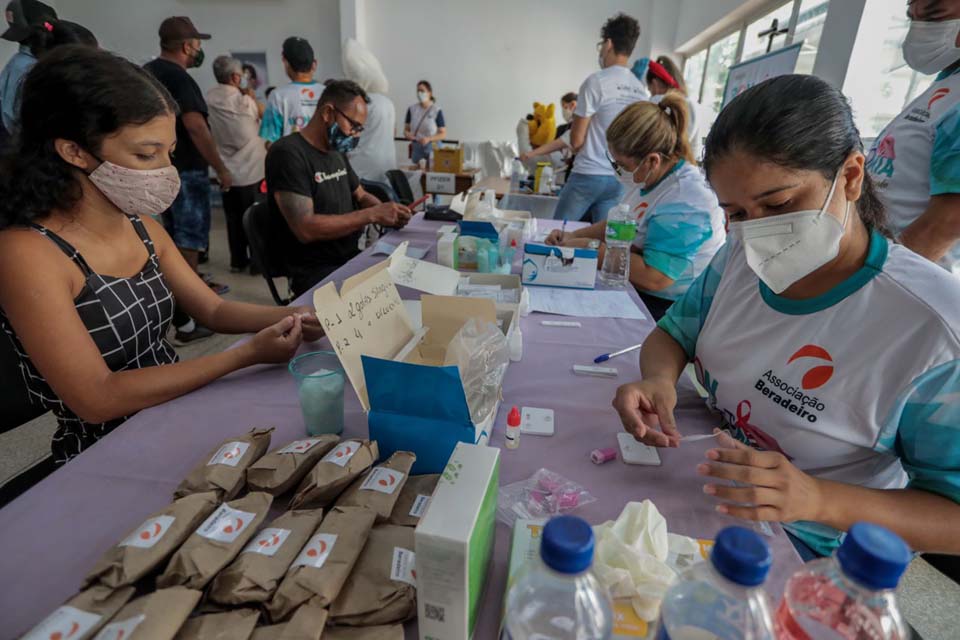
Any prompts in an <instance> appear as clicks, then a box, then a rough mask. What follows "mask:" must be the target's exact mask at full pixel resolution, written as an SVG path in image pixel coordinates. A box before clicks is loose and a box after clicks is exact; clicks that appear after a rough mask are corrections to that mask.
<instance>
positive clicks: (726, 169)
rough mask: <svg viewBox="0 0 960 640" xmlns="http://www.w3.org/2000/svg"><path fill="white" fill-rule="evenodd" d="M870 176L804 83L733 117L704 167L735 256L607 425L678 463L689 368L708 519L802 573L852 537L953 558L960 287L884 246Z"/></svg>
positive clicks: (765, 86)
mask: <svg viewBox="0 0 960 640" xmlns="http://www.w3.org/2000/svg"><path fill="white" fill-rule="evenodd" d="M864 161H865V158H864V155H863V147H862V143H861V141H860V133H859V132H858V131H857V128H856V125H855V124H854V122H853V114H852V112H851V110H850V105H849V103H848V102H847V100H846V98H845V97H844V96H843V94H842V93H840V91H838V90H837V89H835V88H833V87H831V86H830V85H829V84H827V83H826V82H824V81H823V80H821V79H819V78H817V77H815V76H809V75H786V76H780V77H777V78H772V79H770V80H766V81H764V82H762V83H760V84H758V85H755V86H753V87H751V88H750V89H747V90H746V91H744V92H743V93H741V94H740V95H738V96H737V97H736V98H734V99H733V100H732V101H731V102H730V104H729V105H727V107H726V108H725V109H724V110H723V111H722V112H721V113H720V116H719V118H718V119H717V121H716V122H715V123H714V125H713V127H712V128H711V130H710V134H709V135H708V136H707V141H706V144H705V154H704V161H703V164H704V168H705V169H706V174H707V179H708V180H709V182H710V185H711V186H712V187H713V189H714V191H716V193H717V196H718V198H719V200H720V205H721V206H722V207H723V208H724V209H725V210H726V212H727V215H728V216H729V220H730V236H731V238H730V240H729V241H728V242H727V243H726V244H725V245H724V247H723V248H721V249H720V251H719V252H718V253H717V255H716V256H715V257H714V259H713V261H712V262H711V263H710V266H709V267H708V268H707V269H706V270H705V271H704V272H703V273H702V274H701V275H700V277H699V278H697V280H696V281H694V283H693V284H692V285H691V286H690V288H689V289H687V292H686V293H685V294H684V295H683V296H682V297H681V298H680V299H679V300H677V302H676V303H674V305H673V306H672V307H670V309H669V310H668V311H667V314H666V315H665V316H664V317H663V318H661V320H660V321H659V322H658V323H657V328H656V329H654V331H653V332H652V333H651V334H650V335H649V336H648V337H647V339H646V340H645V341H644V344H643V349H642V351H641V352H640V369H641V372H642V375H643V380H641V381H639V382H633V383H631V384H627V385H624V386H622V387H620V388H619V389H618V391H617V394H616V398H615V399H614V407H615V408H616V409H617V411H618V412H619V413H620V419H621V420H622V422H623V425H624V427H625V428H626V430H627V431H629V432H630V433H632V434H633V435H634V437H636V438H637V439H639V440H640V441H642V442H645V443H646V444H649V445H653V446H658V447H665V446H674V447H676V446H684V445H683V443H681V442H680V437H681V433H680V430H679V429H678V427H677V423H676V420H675V418H674V407H675V406H676V404H677V392H676V388H675V385H676V382H677V379H678V378H679V377H680V374H681V373H682V372H683V370H684V367H685V366H686V365H687V363H688V362H691V361H692V362H693V363H694V365H695V368H696V372H697V377H698V378H699V380H700V383H701V384H702V385H703V386H704V388H706V389H707V392H708V393H709V398H708V405H709V406H710V408H711V409H714V410H715V411H717V412H718V413H719V414H720V416H721V417H722V419H723V430H724V432H723V433H722V434H720V437H719V439H718V440H717V446H715V447H713V448H711V449H709V450H708V451H707V452H706V457H705V459H704V460H703V463H702V464H700V465H698V466H697V468H696V469H691V470H690V472H691V473H696V474H698V475H700V476H703V477H704V481H705V484H704V486H703V492H704V493H705V494H707V495H708V496H713V497H715V498H716V499H717V500H718V503H717V511H719V512H720V513H724V514H729V515H731V516H734V517H739V518H744V519H747V520H761V521H764V520H766V521H779V522H782V523H784V524H783V526H784V528H785V529H787V531H788V532H789V533H790V534H791V535H792V536H795V538H794V543H795V546H797V548H798V551H799V552H800V554H801V556H804V557H805V559H808V558H809V557H811V556H813V555H828V554H830V553H831V552H832V551H833V550H835V549H836V548H837V546H838V545H839V543H840V540H841V539H842V537H843V532H844V531H846V530H847V529H848V528H849V527H850V525H851V524H853V523H854V522H857V521H862V520H870V521H871V522H875V523H877V524H879V525H882V526H884V527H887V528H889V529H890V530H892V531H894V532H896V533H897V534H898V535H900V536H901V537H902V538H903V539H904V540H905V541H906V542H907V544H909V545H910V547H911V548H912V549H914V550H916V551H940V552H945V553H953V554H957V553H960V536H957V531H958V530H960V505H958V504H957V502H958V501H960V428H958V425H960V336H958V334H957V327H960V281H958V280H957V279H956V278H954V277H952V276H950V275H949V274H947V273H946V272H945V271H944V270H942V269H940V268H938V267H937V266H936V265H934V264H933V263H931V262H929V261H927V260H925V259H923V258H921V257H920V256H918V255H916V254H915V253H913V252H912V251H909V250H908V249H906V248H904V247H903V246H901V245H899V244H896V243H895V242H893V241H892V240H891V239H890V238H889V237H887V236H886V235H885V233H886V231H885V220H884V211H883V205H882V204H881V202H880V200H879V199H878V198H877V196H876V195H875V193H874V187H873V181H872V180H871V178H870V176H869V174H868V173H866V171H865V170H864ZM654 418H656V419H654ZM658 423H659V428H657V427H656V426H655V425H657V424H658ZM731 436H733V437H731ZM732 480H735V481H737V485H733V484H730V481H732Z"/></svg>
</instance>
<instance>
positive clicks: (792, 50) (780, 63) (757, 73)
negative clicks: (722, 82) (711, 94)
mask: <svg viewBox="0 0 960 640" xmlns="http://www.w3.org/2000/svg"><path fill="white" fill-rule="evenodd" d="M802 46H803V42H802V41H801V42H798V43H796V44H792V45H790V46H789V47H784V48H782V49H777V50H776V51H771V52H770V53H766V54H764V55H762V56H759V57H757V58H752V59H750V60H747V61H746V62H741V63H740V64H735V65H733V66H732V67H730V73H729V74H728V75H727V84H726V86H724V88H723V105H722V106H721V109H722V108H723V107H725V106H727V105H728V104H730V101H731V100H733V99H734V98H736V97H737V96H738V95H740V94H741V93H743V92H744V91H746V90H747V89H749V88H750V87H752V86H753V85H755V84H760V83H761V82H763V81H764V80H768V79H770V78H776V77H777V76H784V75H787V74H788V73H793V70H794V69H796V67H797V59H798V58H799V57H800V48H801V47H802Z"/></svg>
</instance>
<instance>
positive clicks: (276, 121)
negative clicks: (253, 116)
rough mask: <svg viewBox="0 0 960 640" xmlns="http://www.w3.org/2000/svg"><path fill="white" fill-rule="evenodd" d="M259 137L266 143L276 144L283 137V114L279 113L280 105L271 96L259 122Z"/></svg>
mask: <svg viewBox="0 0 960 640" xmlns="http://www.w3.org/2000/svg"><path fill="white" fill-rule="evenodd" d="M260 137H261V138H263V139H264V140H266V141H267V142H276V141H277V140H279V139H280V138H282V137H283V114H282V113H280V104H279V103H278V102H277V101H276V100H274V99H273V96H272V95H271V96H270V99H268V100H267V108H266V109H264V111H263V119H262V120H261V121H260Z"/></svg>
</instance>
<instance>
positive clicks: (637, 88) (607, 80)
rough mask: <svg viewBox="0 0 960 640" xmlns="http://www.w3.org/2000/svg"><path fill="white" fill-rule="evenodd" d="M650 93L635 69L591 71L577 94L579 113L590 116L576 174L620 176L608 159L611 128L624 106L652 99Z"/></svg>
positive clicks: (613, 67)
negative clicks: (635, 73)
mask: <svg viewBox="0 0 960 640" xmlns="http://www.w3.org/2000/svg"><path fill="white" fill-rule="evenodd" d="M649 98H650V93H649V92H648V91H647V87H646V86H644V84H643V83H642V82H640V81H639V80H638V79H637V77H636V76H635V75H633V72H632V71H630V69H628V68H626V67H622V66H620V65H613V66H612V67H607V68H606V69H601V70H600V71H597V72H596V73H593V74H591V75H590V76H589V77H588V78H587V79H586V80H584V81H583V84H582V85H580V91H579V92H578V93H577V110H576V112H575V113H576V115H578V116H580V117H581V118H587V117H589V118H590V124H589V125H588V126H587V138H586V141H585V142H584V143H583V147H582V148H581V149H580V152H579V153H578V154H577V159H576V160H574V162H573V172H574V173H585V174H588V175H600V176H616V173H614V171H613V167H611V166H610V161H609V160H607V127H609V126H610V123H611V122H613V119H614V118H616V117H617V116H618V115H619V114H620V112H621V111H623V109H624V107H626V106H628V105H631V104H633V103H634V102H637V101H639V100H648V99H649Z"/></svg>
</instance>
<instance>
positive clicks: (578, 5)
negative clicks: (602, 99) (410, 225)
mask: <svg viewBox="0 0 960 640" xmlns="http://www.w3.org/2000/svg"><path fill="white" fill-rule="evenodd" d="M364 4H365V8H366V10H365V13H364V19H365V25H364V28H365V32H366V42H365V44H366V45H367V46H369V47H370V48H371V49H372V50H373V52H374V53H375V54H376V55H377V57H378V58H379V59H380V62H381V64H382V65H383V68H384V71H385V73H386V75H387V78H388V79H389V80H390V94H389V95H390V98H391V99H392V100H393V102H394V104H395V105H396V109H397V126H398V128H399V129H400V131H402V127H403V118H404V115H405V114H406V110H407V107H408V106H409V105H410V104H411V103H413V102H414V101H415V100H416V96H415V91H416V83H417V81H418V80H419V79H421V78H426V79H427V80H429V81H430V82H431V84H432V85H433V88H434V91H435V92H436V96H437V102H438V104H439V105H440V106H441V108H442V109H443V113H444V117H445V118H446V121H447V135H448V137H450V138H454V139H467V140H488V139H493V140H513V139H515V129H516V125H517V121H518V120H519V119H520V118H521V117H522V116H523V115H525V114H526V113H528V112H529V111H530V110H531V109H532V103H533V102H534V101H538V102H553V103H555V104H556V109H557V112H558V116H559V108H560V104H559V102H560V96H561V95H563V94H564V93H566V92H567V91H576V90H577V89H578V88H579V86H580V83H581V82H582V81H583V80H584V78H586V77H587V76H588V75H589V74H590V73H592V72H594V71H595V70H597V68H598V67H597V49H596V44H597V42H598V41H599V39H600V27H601V26H602V25H603V23H604V21H606V19H607V18H609V17H610V16H612V15H614V14H616V13H617V12H619V11H623V12H625V13H628V14H630V15H632V16H634V17H635V18H637V20H639V21H640V24H641V41H640V42H639V43H638V45H637V53H638V54H640V53H641V52H644V51H648V50H649V48H650V44H649V42H650V41H651V32H652V31H654V30H653V29H652V28H651V24H650V14H651V6H652V0H632V1H629V0H590V1H589V2H584V1H582V0H555V1H553V2H549V3H546V2H542V1H537V0H486V1H484V2H444V3H438V2H432V1H430V0H404V2H395V1H394V0H366V1H365V3H364ZM558 120H560V119H559V117H558ZM560 121H561V122H562V120H560Z"/></svg>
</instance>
